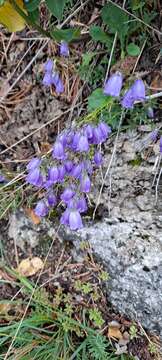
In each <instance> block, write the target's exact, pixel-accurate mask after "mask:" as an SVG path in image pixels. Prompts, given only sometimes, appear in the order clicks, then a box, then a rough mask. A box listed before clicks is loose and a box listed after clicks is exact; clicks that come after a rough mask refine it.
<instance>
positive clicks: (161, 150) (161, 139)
mask: <svg viewBox="0 0 162 360" xmlns="http://www.w3.org/2000/svg"><path fill="white" fill-rule="evenodd" d="M160 153H161V154H162V136H160Z"/></svg>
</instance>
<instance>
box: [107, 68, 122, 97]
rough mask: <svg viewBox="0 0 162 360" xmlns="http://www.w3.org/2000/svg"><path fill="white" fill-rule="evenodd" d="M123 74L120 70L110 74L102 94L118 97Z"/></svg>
mask: <svg viewBox="0 0 162 360" xmlns="http://www.w3.org/2000/svg"><path fill="white" fill-rule="evenodd" d="M122 83H123V76H122V74H121V73H120V72H118V71H117V72H116V73H115V74H113V75H111V76H110V77H109V79H108V80H107V81H106V82H105V85H104V94H105V95H110V96H115V97H118V96H119V95H120V91H121V88H122Z"/></svg>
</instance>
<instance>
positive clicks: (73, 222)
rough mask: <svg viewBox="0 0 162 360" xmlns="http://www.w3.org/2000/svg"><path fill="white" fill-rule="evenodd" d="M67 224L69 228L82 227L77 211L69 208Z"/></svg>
mask: <svg viewBox="0 0 162 360" xmlns="http://www.w3.org/2000/svg"><path fill="white" fill-rule="evenodd" d="M69 226H70V229H71V230H78V229H81V228H82V227H83V223H82V219H81V216H80V213H79V211H77V210H71V211H70V214H69Z"/></svg>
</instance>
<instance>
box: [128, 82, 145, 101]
mask: <svg viewBox="0 0 162 360" xmlns="http://www.w3.org/2000/svg"><path fill="white" fill-rule="evenodd" d="M131 91H132V96H133V100H134V101H144V100H145V98H146V95H145V85H144V82H143V81H142V80H141V79H137V80H135V82H134V83H133V85H132V86H131Z"/></svg>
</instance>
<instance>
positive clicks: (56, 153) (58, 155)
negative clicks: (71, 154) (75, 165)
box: [52, 141, 66, 160]
mask: <svg viewBox="0 0 162 360" xmlns="http://www.w3.org/2000/svg"><path fill="white" fill-rule="evenodd" d="M52 156H53V158H54V159H57V160H65V159H66V154H65V151H64V147H63V145H62V143H61V141H56V142H55V144H54V147H53V152H52Z"/></svg>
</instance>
